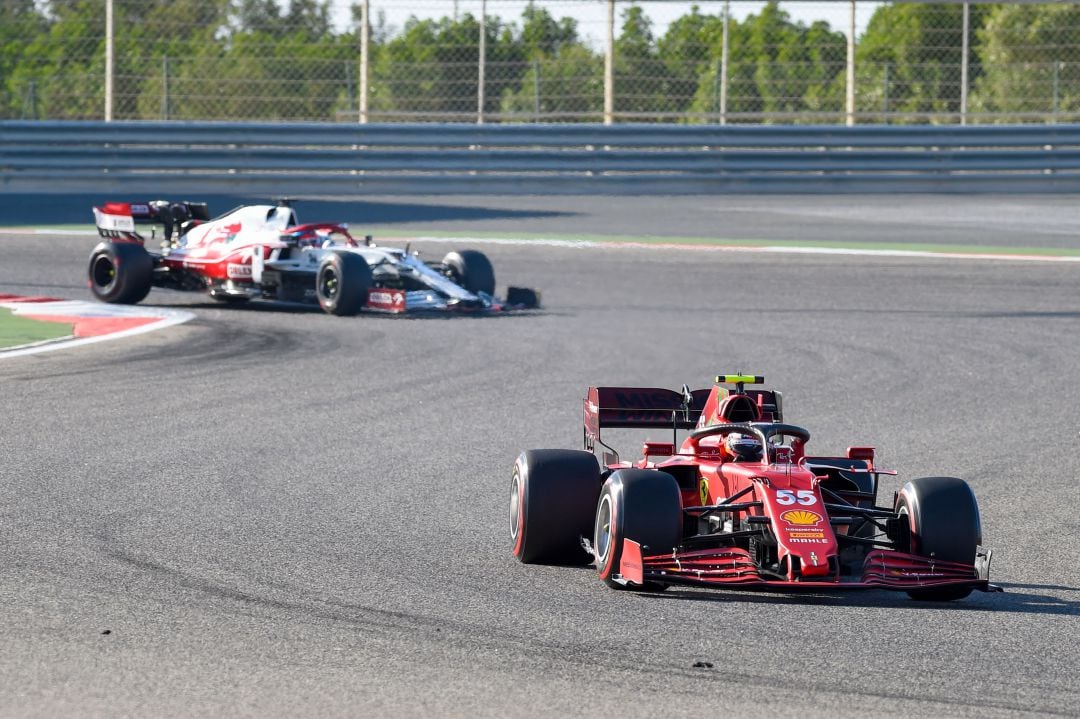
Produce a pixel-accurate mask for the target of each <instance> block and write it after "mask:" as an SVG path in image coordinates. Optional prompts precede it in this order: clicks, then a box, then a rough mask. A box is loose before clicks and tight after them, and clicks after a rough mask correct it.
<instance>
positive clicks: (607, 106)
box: [604, 0, 615, 125]
mask: <svg viewBox="0 0 1080 719" xmlns="http://www.w3.org/2000/svg"><path fill="white" fill-rule="evenodd" d="M614 119H615V0H608V4H607V52H605V53H604V124H605V125H610V124H611V123H612V122H613V121H614Z"/></svg>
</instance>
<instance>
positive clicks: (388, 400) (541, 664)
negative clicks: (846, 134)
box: [0, 198, 1080, 717]
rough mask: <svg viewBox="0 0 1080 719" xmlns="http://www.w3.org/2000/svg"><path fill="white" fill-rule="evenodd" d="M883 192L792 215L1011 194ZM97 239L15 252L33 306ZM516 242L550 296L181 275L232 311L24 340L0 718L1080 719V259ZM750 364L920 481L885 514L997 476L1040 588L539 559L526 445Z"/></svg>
mask: <svg viewBox="0 0 1080 719" xmlns="http://www.w3.org/2000/svg"><path fill="white" fill-rule="evenodd" d="M773 199H774V200H775V198H773ZM439 201H443V200H439ZM559 201H560V200H558V199H554V200H551V201H548V204H549V209H552V208H553V205H554V203H556V202H559ZM862 201H863V198H814V202H815V203H816V204H817V205H818V210H817V211H818V213H819V214H821V215H823V216H826V218H827V219H822V220H821V221H820V223H818V224H815V223H814V222H813V221H812V220H810V219H807V218H808V217H809V216H810V214H811V212H810V211H811V210H812V209H813V208H812V207H811V206H810V205H809V204H804V205H802V206H803V208H804V211H803V212H802V213H801V214H800V215H799V216H798V219H797V220H792V222H791V224H788V225H784V226H783V227H781V226H780V225H777V226H776V228H775V230H776V231H777V232H781V231H783V232H790V233H793V234H795V236H798V234H796V233H799V232H805V233H806V234H807V236H810V235H813V234H815V233H833V234H835V231H834V230H833V229H828V227H829V226H830V225H829V223H839V224H842V225H844V226H848V227H849V228H850V232H852V233H858V232H861V233H863V234H864V235H865V237H866V238H867V239H870V238H875V237H876V238H882V239H888V240H891V241H904V239H905V238H906V237H907V233H908V232H916V233H922V234H937V233H945V232H955V233H957V235H958V236H959V235H964V236H966V237H968V239H967V241H968V242H972V243H974V242H978V243H982V244H986V243H988V242H989V241H990V240H989V239H987V237H988V236H990V237H991V239H993V238H998V239H999V240H1000V241H1001V242H1005V241H1006V240H1007V239H1008V238H1007V237H1006V235H1008V234H1009V233H1008V231H1007V230H1005V229H1001V228H998V229H996V230H993V231H990V230H987V232H986V233H983V234H979V233H978V232H976V230H974V229H971V228H967V229H965V227H966V226H960V225H962V223H959V222H953V221H951V220H950V219H949V214H948V212H947V207H948V204H947V203H954V202H960V203H961V205H962V206H963V207H965V208H967V210H966V211H969V212H971V213H973V215H977V214H978V212H979V211H980V210H979V202H978V201H977V198H976V199H975V200H973V199H971V198H967V199H962V200H960V199H958V198H947V200H946V201H942V202H941V203H939V202H938V201H927V202H920V201H918V200H912V199H910V198H898V199H897V200H896V202H897V203H898V209H897V217H898V218H899V217H900V216H901V215H903V216H904V217H905V218H906V220H905V221H904V222H900V221H899V219H898V220H897V222H896V223H876V222H874V221H873V220H872V218H869V217H862V214H861V213H862V210H860V209H859V208H860V207H862V206H861V205H860V204H859V203H861V202H862ZM535 202H537V203H539V202H540V201H539V200H536V201H535ZM761 202H762V203H764V202H765V201H761ZM799 202H802V200H799ZM849 202H850V203H851V205H850V206H849V205H848V203H849ZM1019 202H1022V203H1023V205H1024V206H1023V208H1022V210H1023V211H1022V213H1021V215H1022V216H1023V217H1026V218H1028V222H1030V223H1031V226H1030V227H1027V228H1019V229H1018V230H1017V233H1018V234H1017V235H1016V237H1021V236H1022V237H1037V238H1039V239H1038V244H1040V245H1043V246H1045V245H1047V243H1048V242H1049V241H1050V239H1049V238H1053V237H1059V238H1060V240H1061V241H1062V242H1063V243H1065V242H1068V243H1069V245H1068V246H1075V242H1076V240H1075V235H1069V234H1068V233H1067V232H1065V229H1067V228H1069V227H1071V226H1072V225H1073V224H1074V223H1075V222H1076V218H1075V216H1074V213H1073V212H1072V211H1071V206H1070V205H1067V204H1065V203H1059V202H1058V201H1057V200H1054V199H1052V198H1051V199H1045V200H1044V199H1039V198H1023V199H1022V200H1021V201H1019ZM905 203H906V204H905ZM901 205H903V209H902V210H901ZM761 206H762V207H763V206H764V205H763V204H762V205H761ZM523 211H524V212H527V213H528V212H536V211H538V208H537V207H531V208H525V209H524V210H523ZM601 211H602V210H600V209H597V210H595V212H596V213H600V212H601ZM667 211H668V209H667V208H666V207H665V206H664V205H663V204H657V205H655V206H654V207H652V209H651V211H650V209H649V207H647V206H642V208H641V210H640V213H641V215H642V216H645V215H649V214H651V215H653V216H654V220H653V222H655V223H657V225H659V224H660V223H661V220H662V218H663V217H664V216H665V213H666V212H667ZM759 211H760V212H762V214H763V220H762V222H763V224H762V226H763V227H767V226H769V223H771V222H774V221H775V222H780V220H778V219H776V218H777V217H778V216H779V215H780V214H781V210H776V209H774V210H767V209H761V210H759ZM982 211H984V212H985V214H986V215H991V214H994V213H997V212H999V211H1001V208H1000V207H999V206H998V205H997V204H995V203H993V202H989V203H986V206H985V207H984V208H983V210H982ZM828 218H832V219H828ZM751 219H752V214H748V215H747V216H746V218H745V219H744V220H743V221H744V222H745V223H746V226H747V227H750V226H751V225H752V222H751ZM504 221H506V222H509V221H508V220H498V222H504ZM554 221H555V220H553V219H548V220H545V222H554ZM608 221H609V224H610V225H611V226H613V227H615V229H616V230H617V231H619V232H621V233H624V234H626V233H639V232H642V231H643V229H642V227H640V226H638V225H626V224H622V225H620V223H625V220H623V219H620V217H618V216H617V215H615V214H612V215H611V216H610V217H609V219H608ZM671 222H672V223H673V224H678V223H679V222H680V220H679V218H677V217H674V216H673V217H672V219H671ZM512 224H513V225H514V226H515V227H517V228H518V230H520V231H547V230H545V229H539V230H538V229H537V228H536V227H535V226H534V224H533V223H532V222H530V221H526V220H521V221H519V222H516V223H512ZM472 226H473V228H474V229H476V230H477V231H483V230H487V229H489V227H490V226H488V225H486V224H485V221H484V220H482V219H478V220H476V221H475V222H473V223H472ZM823 226H824V228H823ZM837 226H839V225H837ZM1020 229H1022V230H1023V232H1020ZM553 231H554V230H553ZM562 231H564V232H574V231H585V230H584V229H580V230H579V228H578V226H577V225H575V224H574V221H573V219H572V218H569V219H567V220H566V224H565V225H564V226H563V229H562ZM590 231H591V230H590ZM672 232H673V233H676V234H688V233H686V232H684V231H682V230H678V231H676V230H672ZM718 232H719V230H718ZM994 233H997V234H994ZM692 234H701V232H700V231H695V232H694V233H692ZM725 234H726V232H725ZM995 241H996V240H995ZM1013 241H1015V238H1014V240H1013ZM92 244H93V240H92V239H91V238H87V237H64V236H34V237H29V236H28V237H11V236H4V237H0V291H2V292H14V293H19V294H49V295H54V296H61V297H70V298H85V297H87V296H88V294H87V291H86V289H85V284H84V283H85V280H84V272H85V260H86V257H87V255H88V252H89V250H90V247H91V246H92ZM448 247H449V246H448V245H445V244H432V245H423V246H422V249H423V251H424V252H425V253H426V254H431V255H436V256H437V255H440V254H441V253H442V252H445V251H446V250H447V249H448ZM485 251H487V252H488V253H489V255H490V256H491V258H492V260H493V261H494V264H495V267H496V270H497V273H498V277H499V280H500V285H501V286H504V285H505V284H506V283H507V282H514V283H520V284H526V285H535V286H538V287H540V288H542V289H543V290H544V299H545V302H546V304H547V309H545V310H544V311H542V312H540V313H538V314H536V315H519V316H505V317H491V318H453V319H401V318H385V317H358V318H349V319H343V318H334V317H329V316H325V315H323V314H322V313H320V312H318V311H298V310H295V309H291V308H284V307H280V306H278V307H274V306H270V307H267V306H263V307H261V308H255V307H250V308H224V307H219V306H217V305H215V304H213V303H212V302H209V301H208V300H206V299H205V298H202V297H200V296H197V295H186V294H179V293H170V292H166V291H161V290H154V291H153V292H152V293H151V295H150V297H149V298H148V300H147V301H148V302H149V303H152V304H162V305H167V306H182V307H184V308H192V309H194V311H195V312H196V313H197V314H198V319H196V320H194V321H193V322H191V323H188V324H186V325H182V326H180V327H177V328H173V329H170V330H167V331H164V332H159V333H154V334H151V335H146V336H143V337H141V338H133V339H130V340H120V341H116V342H109V343H103V344H100V345H94V346H90V347H85V348H81V349H77V350H73V351H70V352H54V353H48V354H42V355H35V356H30V357H24V358H15V359H9V360H3V361H0V397H2V404H0V409H2V411H0V437H2V438H3V446H4V454H3V462H0V528H2V531H0V556H2V557H3V561H2V563H0V577H2V579H0V616H2V617H3V618H4V637H3V647H4V649H3V651H2V652H0V715H3V716H57V715H65V716H110V717H112V716H222V715H230V716H232V715H239V716H296V715H301V716H416V715H425V716H491V717H505V716H599V715H617V716H627V717H637V716H641V717H645V716H650V717H651V716H695V717H697V716H702V715H709V714H723V715H731V716H747V717H754V716H769V717H771V716H799V717H816V716H859V717H865V716H905V717H910V716H970V717H986V716H1022V715H1028V714H1031V715H1051V716H1052V715H1058V716H1075V715H1077V713H1078V711H1080V710H1078V707H1080V676H1078V673H1077V670H1076V666H1077V660H1076V658H1077V656H1080V622H1078V621H1077V616H1078V614H1080V580H1078V578H1077V572H1076V569H1075V566H1076V557H1077V556H1080V490H1078V488H1077V487H1078V485H1077V477H1078V476H1080V459H1078V449H1080V447H1078V444H1080V441H1078V435H1077V432H1078V430H1080V417H1078V410H1077V408H1078V407H1080V360H1078V357H1080V352H1078V351H1077V350H1078V346H1077V345H1078V342H1077V337H1078V336H1080V281H1078V280H1080V276H1078V274H1080V267H1077V266H1076V264H1074V263H1073V264H1065V263H1061V264H1054V263H1029V262H1003V261H975V262H972V261H963V262H961V261H949V260H940V259H932V260H927V259H918V260H912V259H898V258H866V257H847V256H793V255H781V256H774V255H761V254H752V253H741V252H704V251H688V252H681V253H674V254H673V253H666V252H659V251H649V250H637V249H609V250H597V249H563V248H552V247H521V246H492V247H490V248H486V250H485ZM736 370H742V371H752V372H756V373H760V374H765V375H766V377H767V378H768V380H769V384H770V385H772V386H775V387H777V388H779V389H782V390H783V391H784V392H785V409H786V414H787V416H788V419H789V420H790V421H794V422H796V423H798V424H803V425H805V426H807V427H808V428H810V430H811V432H812V433H813V436H814V437H813V440H812V444H811V446H812V447H814V448H816V449H817V450H820V451H824V452H829V451H833V452H842V451H843V450H844V448H845V447H846V446H848V445H855V444H875V445H876V446H877V447H878V448H879V464H880V465H881V466H884V467H891V468H895V469H898V470H900V472H901V474H900V476H899V477H896V478H887V479H886V480H885V481H883V485H882V488H881V493H880V501H881V502H882V503H888V502H889V500H890V499H891V497H892V493H893V491H894V490H896V489H898V488H899V487H900V486H901V483H902V482H903V481H905V480H906V479H911V478H914V477H918V476H924V475H935V474H949V475H956V476H961V477H964V478H965V479H967V480H968V481H969V482H970V483H971V484H972V486H973V488H974V490H975V492H976V495H977V496H978V498H979V502H980V507H981V511H982V520H983V532H984V538H985V543H986V544H987V545H988V546H991V547H993V548H994V549H995V550H996V554H995V559H994V567H993V579H994V581H996V582H998V583H1000V584H1002V585H1003V586H1004V587H1005V588H1006V592H1005V593H1004V594H994V595H989V594H975V595H972V596H971V597H970V598H968V599H966V600H963V601H960V602H956V603H949V604H938V603H919V602H914V601H912V600H909V599H908V598H907V597H906V596H905V595H903V594H893V593H887V592H878V591H874V592H864V593H848V594H821V595H802V596H785V595H779V594H754V593H748V592H723V593H719V592H706V591H697V590H669V591H668V592H666V593H664V594H660V595H646V594H636V593H629V592H615V591H612V590H610V589H608V588H607V587H606V586H604V585H603V584H602V583H600V582H599V580H597V579H596V577H595V575H594V573H593V571H592V570H590V569H580V568H565V567H537V566H523V565H520V564H518V563H517V562H516V561H515V560H514V559H513V558H512V556H511V554H510V547H509V537H508V534H509V533H508V527H507V501H508V489H509V474H510V467H511V464H512V462H513V460H514V458H515V456H516V455H517V453H518V452H519V451H521V450H523V449H526V448H533V447H568V448H575V447H578V446H579V443H580V440H581V428H580V419H581V418H580V411H581V410H580V407H581V404H580V399H581V396H582V394H583V391H584V389H585V387H586V386H587V385H589V384H635V383H643V384H648V385H656V386H670V387H678V386H680V385H681V383H682V382H688V383H690V384H691V385H697V386H706V385H707V383H708V380H709V379H710V378H711V376H712V375H713V374H715V373H717V372H720V371H736ZM640 438H641V437H640V436H639V438H638V439H640ZM657 438H659V437H657ZM622 447H623V448H624V451H625V454H628V455H633V454H634V453H635V451H636V450H637V449H638V448H639V445H638V443H637V441H634V442H625V443H622ZM106 632H108V633H106ZM699 662H708V663H711V664H712V667H711V668H707V667H702V668H696V667H695V666H694V665H695V663H699Z"/></svg>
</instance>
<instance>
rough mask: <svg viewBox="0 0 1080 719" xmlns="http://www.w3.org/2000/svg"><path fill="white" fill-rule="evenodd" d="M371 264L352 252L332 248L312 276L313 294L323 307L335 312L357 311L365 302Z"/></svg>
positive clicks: (345, 313) (327, 310) (349, 313)
mask: <svg viewBox="0 0 1080 719" xmlns="http://www.w3.org/2000/svg"><path fill="white" fill-rule="evenodd" d="M369 289H371V268H370V267H368V263H367V262H366V261H365V260H364V258H363V257H361V256H360V255H358V254H356V253H355V252H346V251H344V250H335V251H334V252H331V253H329V254H328V255H327V256H326V257H324V258H323V261H322V263H321V264H320V265H319V272H318V274H317V275H316V276H315V295H316V297H318V298H319V306H320V307H322V308H323V310H324V311H326V312H328V313H330V314H332V315H339V316H351V315H355V314H356V313H358V312H359V311H360V310H361V309H362V308H363V306H364V305H365V304H367V299H368V290H369Z"/></svg>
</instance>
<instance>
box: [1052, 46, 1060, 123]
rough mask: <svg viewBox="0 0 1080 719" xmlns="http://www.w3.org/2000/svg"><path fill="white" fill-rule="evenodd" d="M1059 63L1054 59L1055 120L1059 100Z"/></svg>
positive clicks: (1055, 118)
mask: <svg viewBox="0 0 1080 719" xmlns="http://www.w3.org/2000/svg"><path fill="white" fill-rule="evenodd" d="M1060 73H1061V63H1060V62H1057V61H1056V60H1055V61H1054V73H1053V75H1054V105H1053V108H1054V121H1055V122H1057V114H1058V107H1059V103H1060V102H1061V74H1060Z"/></svg>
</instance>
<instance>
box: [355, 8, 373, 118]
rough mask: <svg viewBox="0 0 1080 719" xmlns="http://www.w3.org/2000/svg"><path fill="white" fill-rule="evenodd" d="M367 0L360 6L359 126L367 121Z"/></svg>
mask: <svg viewBox="0 0 1080 719" xmlns="http://www.w3.org/2000/svg"><path fill="white" fill-rule="evenodd" d="M368 5H369V0H363V2H362V3H361V4H360V93H359V94H360V102H359V106H358V107H357V109H358V110H359V113H358V118H357V119H358V120H359V121H360V123H361V124H364V123H366V122H367V121H368V50H369V47H368V46H369V44H370V40H371V22H370V18H369V11H370V8H369V7H368Z"/></svg>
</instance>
